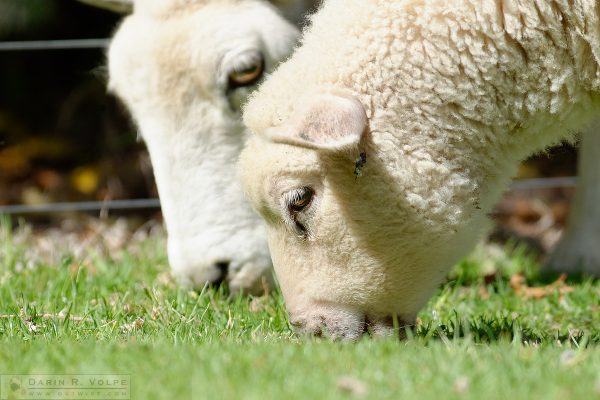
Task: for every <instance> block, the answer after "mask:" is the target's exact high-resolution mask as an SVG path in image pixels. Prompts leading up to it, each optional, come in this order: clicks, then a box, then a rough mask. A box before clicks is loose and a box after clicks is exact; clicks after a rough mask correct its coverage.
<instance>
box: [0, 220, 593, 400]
mask: <svg viewBox="0 0 600 400" xmlns="http://www.w3.org/2000/svg"><path fill="white" fill-rule="evenodd" d="M60 242H61V239H60V238H59V239H58V243H60ZM64 242H65V243H63V245H64V248H62V249H58V250H56V249H55V250H53V252H52V256H51V257H42V256H40V255H39V254H41V253H40V251H38V250H36V249H38V248H39V246H40V244H39V240H38V241H36V243H35V244H32V243H30V242H28V241H27V240H24V239H23V238H22V237H20V238H17V237H16V236H15V234H13V233H12V232H11V229H9V227H8V225H7V224H6V223H4V225H3V228H2V230H1V233H0V373H1V374H4V377H3V381H2V385H6V382H7V379H9V378H10V379H12V377H9V376H8V375H19V374H38V375H42V374H55V375H60V374H70V375H78V376H79V377H80V378H81V377H102V376H105V375H122V376H124V377H125V379H127V385H128V388H129V390H130V392H128V394H127V397H130V398H132V399H191V398H194V399H197V398H198V399H203V398H206V399H221V398H222V399H236V398H248V399H270V398H286V399H287V398H290V399H308V398H310V399H328V398H340V399H344V398H373V399H380V398H390V399H392V398H394V399H395V398H424V399H429V398H431V399H439V398H444V399H446V398H460V399H463V398H465V399H469V398H470V399H505V398H510V399H511V400H512V399H594V398H597V399H600V348H599V345H600V300H599V299H600V282H598V281H591V280H586V279H575V280H569V279H567V280H566V281H562V280H555V278H551V279H543V278H542V277H540V274H539V272H538V269H539V267H538V265H537V262H536V261H535V260H534V259H533V258H532V257H530V256H528V255H527V254H526V252H525V251H523V250H522V249H520V248H516V249H515V248H514V247H512V246H506V247H498V246H490V245H486V246H480V247H479V248H478V249H477V250H476V251H475V252H474V253H473V254H471V255H470V256H469V257H467V258H466V259H465V260H464V261H462V262H461V263H460V264H459V265H458V266H457V267H456V268H455V270H454V271H453V272H452V273H451V274H450V276H449V277H448V281H447V283H446V284H445V285H444V286H443V287H441V288H440V289H439V291H438V293H437V295H436V296H435V297H434V298H432V299H431V301H430V302H429V304H428V305H427V307H426V308H425V309H424V310H423V311H422V312H421V313H420V315H419V320H418V325H417V327H416V328H415V330H414V331H410V332H408V336H409V338H408V339H407V340H405V341H398V340H392V339H389V340H374V339H370V338H364V339H363V340H361V341H360V342H359V343H354V344H350V343H331V342H329V341H327V340H323V339H309V338H297V337H295V336H294V335H293V334H292V332H291V331H290V329H289V327H288V324H287V320H286V313H285V308H284V304H283V300H282V297H281V295H280V294H279V293H277V292H274V293H271V294H270V296H268V297H258V298H245V297H234V298H230V297H229V296H228V295H227V294H226V293H225V292H224V291H223V290H222V289H219V290H212V289H205V290H202V291H200V292H194V291H188V290H185V289H181V288H178V287H177V286H176V285H175V284H174V282H173V281H172V279H171V278H170V277H169V275H168V272H167V260H166V255H165V251H164V234H162V233H160V232H159V233H158V234H150V235H142V236H136V237H135V238H133V237H127V238H125V239H124V240H123V241H122V242H119V245H118V248H119V249H117V250H115V249H114V248H113V249H112V250H111V251H102V249H99V248H98V247H97V246H91V245H90V246H89V248H85V249H84V250H81V249H78V250H77V251H73V250H72V249H70V247H72V246H73V245H72V244H70V243H68V241H67V240H66V239H65V240H64ZM53 245H55V246H59V245H57V244H56V243H55V242H53ZM59 247H60V246H59ZM34 250H35V251H34ZM11 382H12V381H11ZM2 389H3V392H2V395H4V396H6V393H7V392H8V391H9V389H10V386H2ZM64 396H66V395H64ZM127 397H125V398H127ZM3 398H11V397H2V396H0V399H3ZM12 398H19V397H12ZM62 398H68V397H62ZM71 398H72V397H71ZM75 398H79V397H75ZM121 398H123V397H121Z"/></svg>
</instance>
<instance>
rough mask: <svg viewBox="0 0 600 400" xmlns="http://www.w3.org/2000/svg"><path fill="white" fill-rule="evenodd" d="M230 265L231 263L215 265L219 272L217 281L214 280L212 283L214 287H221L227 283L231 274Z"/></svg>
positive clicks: (217, 263) (219, 262)
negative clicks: (229, 273) (228, 275)
mask: <svg viewBox="0 0 600 400" xmlns="http://www.w3.org/2000/svg"><path fill="white" fill-rule="evenodd" d="M229 263H230V262H229V261H217V262H216V263H214V264H213V266H214V267H215V269H216V270H217V272H218V275H217V277H216V279H213V281H212V282H211V284H212V285H213V286H215V287H217V286H220V285H221V284H222V283H223V282H224V281H225V279H226V278H227V273H228V272H229Z"/></svg>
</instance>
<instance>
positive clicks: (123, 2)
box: [79, 0, 133, 14]
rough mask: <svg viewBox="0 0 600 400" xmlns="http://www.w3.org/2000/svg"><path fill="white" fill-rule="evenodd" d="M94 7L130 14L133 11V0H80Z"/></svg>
mask: <svg viewBox="0 0 600 400" xmlns="http://www.w3.org/2000/svg"><path fill="white" fill-rule="evenodd" d="M79 1H80V2H82V3H85V4H89V5H91V6H94V7H99V8H105V9H107V10H111V11H114V12H117V13H120V14H129V13H131V12H132V11H133V0H79Z"/></svg>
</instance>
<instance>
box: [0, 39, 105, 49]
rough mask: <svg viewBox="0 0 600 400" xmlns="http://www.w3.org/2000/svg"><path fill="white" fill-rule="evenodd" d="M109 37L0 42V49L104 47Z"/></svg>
mask: <svg viewBox="0 0 600 400" xmlns="http://www.w3.org/2000/svg"><path fill="white" fill-rule="evenodd" d="M109 43H110V39H68V40H32V41H21V42H0V51H37V50H42V51H43V50H80V49H104V48H107V47H108V44H109Z"/></svg>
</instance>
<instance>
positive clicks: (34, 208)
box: [0, 38, 577, 215]
mask: <svg viewBox="0 0 600 400" xmlns="http://www.w3.org/2000/svg"><path fill="white" fill-rule="evenodd" d="M109 43H110V39H106V38H100V39H68V40H35V41H14V42H0V52H2V51H5V52H7V51H49V50H81V49H105V48H107V47H108V45H109ZM576 183H577V178H576V177H559V178H539V179H522V180H517V181H514V182H513V183H512V185H511V187H510V190H513V191H522V190H539V189H551V188H568V187H575V185H576ZM158 208H160V200H159V199H158V198H150V199H128V200H108V201H83V202H67V203H46V204H35V205H29V204H17V205H7V206H0V215H28V214H56V213H64V212H91V211H100V212H103V211H108V210H141V209H158Z"/></svg>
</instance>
